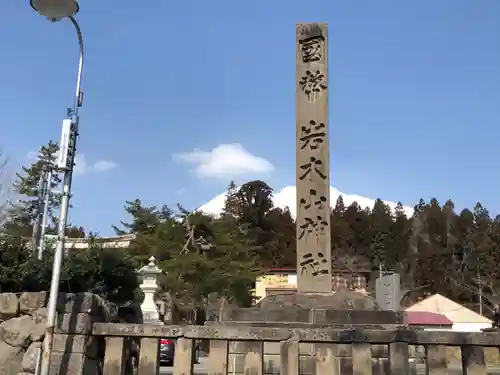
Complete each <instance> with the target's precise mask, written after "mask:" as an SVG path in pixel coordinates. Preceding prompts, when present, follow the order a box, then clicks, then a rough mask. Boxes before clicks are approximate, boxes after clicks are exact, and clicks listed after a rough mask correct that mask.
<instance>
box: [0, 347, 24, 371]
mask: <svg viewBox="0 0 500 375" xmlns="http://www.w3.org/2000/svg"><path fill="white" fill-rule="evenodd" d="M22 358H23V350H22V348H16V347H14V346H10V345H8V344H6V343H5V342H0V374H2V375H11V374H12V375H14V374H17V373H18V372H19V371H20V370H21V361H22Z"/></svg>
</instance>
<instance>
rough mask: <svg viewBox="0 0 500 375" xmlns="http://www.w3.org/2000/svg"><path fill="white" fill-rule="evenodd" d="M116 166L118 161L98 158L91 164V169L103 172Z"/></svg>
mask: <svg viewBox="0 0 500 375" xmlns="http://www.w3.org/2000/svg"><path fill="white" fill-rule="evenodd" d="M117 166H118V163H116V162H114V161H111V160H99V161H96V162H95V163H94V165H93V169H94V171H96V172H104V171H108V170H110V169H113V168H116V167H117Z"/></svg>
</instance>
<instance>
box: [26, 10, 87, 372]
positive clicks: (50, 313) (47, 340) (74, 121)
mask: <svg viewBox="0 0 500 375" xmlns="http://www.w3.org/2000/svg"><path fill="white" fill-rule="evenodd" d="M30 5H31V7H32V8H33V9H34V10H36V11H37V12H38V13H40V14H41V15H42V16H45V17H47V19H48V20H50V21H52V22H57V21H60V20H62V19H63V18H69V20H70V21H71V23H72V24H73V26H74V28H75V30H76V34H77V37H78V44H79V47H80V60H79V64H78V75H77V80H76V93H75V102H74V105H73V108H72V109H71V108H70V109H68V113H67V118H66V119H65V120H63V126H62V135H61V144H60V150H59V160H58V163H57V167H58V168H59V170H60V171H62V172H64V179H63V191H62V198H61V212H60V216H59V227H58V233H57V234H58V238H57V246H56V250H55V254H54V264H53V266H52V280H51V282H50V294H49V304H48V309H47V329H46V332H45V337H44V341H43V349H42V350H43V355H42V358H41V359H42V363H41V368H40V375H49V369H50V357H51V353H52V340H53V335H54V326H55V321H56V307H57V297H58V294H59V282H60V277H61V264H62V260H63V255H64V240H65V231H66V225H67V221H68V208H69V199H70V193H71V179H72V176H73V165H74V159H75V151H76V139H77V136H78V125H79V117H78V109H79V108H80V107H81V106H82V99H83V95H82V94H83V93H82V90H81V81H82V73H83V56H84V54H83V38H82V32H81V30H80V25H79V24H78V22H77V21H76V19H75V17H74V16H75V14H76V13H78V10H79V6H78V3H77V2H76V0H30Z"/></svg>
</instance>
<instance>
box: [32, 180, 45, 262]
mask: <svg viewBox="0 0 500 375" xmlns="http://www.w3.org/2000/svg"><path fill="white" fill-rule="evenodd" d="M43 182H44V173H43V172H42V173H41V174H40V179H39V180H38V192H37V193H38V203H39V204H38V212H37V215H36V218H35V222H34V223H33V231H32V233H31V251H32V252H33V256H34V255H35V254H36V252H37V249H38V241H39V239H40V225H41V223H42V220H43V219H42V211H43Z"/></svg>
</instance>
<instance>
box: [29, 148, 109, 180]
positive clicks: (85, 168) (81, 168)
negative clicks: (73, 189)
mask: <svg viewBox="0 0 500 375" xmlns="http://www.w3.org/2000/svg"><path fill="white" fill-rule="evenodd" d="M37 158H38V152H35V151H31V152H30V153H28V160H29V162H30V163H32V162H35V161H36V160H37ZM117 166H118V163H116V162H114V161H111V160H98V161H96V162H94V163H90V164H89V163H88V162H87V159H86V158H85V155H84V154H76V155H75V167H74V169H73V173H74V174H75V175H83V174H86V173H92V172H94V173H99V172H104V171H109V170H110V169H113V168H116V167H117Z"/></svg>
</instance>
